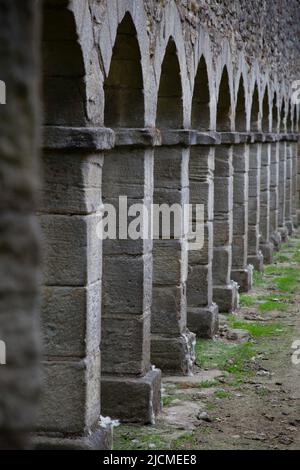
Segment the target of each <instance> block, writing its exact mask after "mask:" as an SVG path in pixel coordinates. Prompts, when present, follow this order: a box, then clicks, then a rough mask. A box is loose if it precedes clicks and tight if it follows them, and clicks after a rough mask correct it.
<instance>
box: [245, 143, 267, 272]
mask: <svg viewBox="0 0 300 470" xmlns="http://www.w3.org/2000/svg"><path fill="white" fill-rule="evenodd" d="M260 171H261V144H251V145H250V146H249V199H248V264H250V265H252V266H254V269H256V270H257V271H259V272H260V271H262V270H263V262H264V258H263V254H262V252H261V251H260V248H259V242H260V232H259V221H260Z"/></svg>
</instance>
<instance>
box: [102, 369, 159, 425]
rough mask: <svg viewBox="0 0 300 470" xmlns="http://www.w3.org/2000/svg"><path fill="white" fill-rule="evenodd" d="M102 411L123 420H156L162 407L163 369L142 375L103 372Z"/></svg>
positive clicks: (138, 421)
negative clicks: (108, 374)
mask: <svg viewBox="0 0 300 470" xmlns="http://www.w3.org/2000/svg"><path fill="white" fill-rule="evenodd" d="M102 401H103V407H102V410H103V413H104V414H105V415H107V416H110V417H112V418H116V419H119V420H120V421H121V422H128V421H129V422H134V423H141V424H154V423H155V416H156V415H157V414H158V412H159V411H160V407H161V372H160V371H159V370H158V369H153V370H151V371H149V372H148V373H147V374H145V375H144V376H143V377H141V378H139V377H137V378H136V377H131V378H130V377H126V378H124V377H107V376H105V375H104V376H102Z"/></svg>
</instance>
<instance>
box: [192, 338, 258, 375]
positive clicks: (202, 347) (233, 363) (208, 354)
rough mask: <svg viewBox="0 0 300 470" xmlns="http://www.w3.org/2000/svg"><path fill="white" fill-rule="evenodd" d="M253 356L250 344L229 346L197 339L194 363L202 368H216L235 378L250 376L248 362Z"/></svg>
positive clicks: (253, 352)
mask: <svg viewBox="0 0 300 470" xmlns="http://www.w3.org/2000/svg"><path fill="white" fill-rule="evenodd" d="M254 355H255V349H254V346H253V344H252V343H250V342H247V343H242V344H230V343H223V342H222V341H211V340H205V339H198V340H197V343H196V363H197V365H198V366H200V367H202V368H208V369H212V368H218V369H220V370H225V371H227V372H229V373H233V374H235V375H237V376H241V375H247V374H251V373H252V371H251V367H249V361H250V360H251V358H252V357H253V356H254Z"/></svg>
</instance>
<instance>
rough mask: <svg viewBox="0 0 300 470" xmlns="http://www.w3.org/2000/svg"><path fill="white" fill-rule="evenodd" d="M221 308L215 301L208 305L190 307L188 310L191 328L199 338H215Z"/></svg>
mask: <svg viewBox="0 0 300 470" xmlns="http://www.w3.org/2000/svg"><path fill="white" fill-rule="evenodd" d="M218 314H219V309H218V306H217V305H216V304H215V303H212V304H211V305H208V306H207V307H203V308H201V307H199V308H197V307H194V308H193V307H190V308H188V312H187V317H188V320H187V324H188V327H189V329H190V330H191V331H192V332H193V333H195V335H196V336H197V337H199V338H213V337H214V336H215V335H216V334H217V332H218V328H219V319H218Z"/></svg>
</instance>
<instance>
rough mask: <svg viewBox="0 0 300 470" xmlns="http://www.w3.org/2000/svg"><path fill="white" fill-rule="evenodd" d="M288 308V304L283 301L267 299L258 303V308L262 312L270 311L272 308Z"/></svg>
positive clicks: (283, 310) (281, 310) (280, 310)
mask: <svg viewBox="0 0 300 470" xmlns="http://www.w3.org/2000/svg"><path fill="white" fill-rule="evenodd" d="M288 308H289V304H287V303H284V302H276V301H273V300H268V301H266V302H262V303H261V304H260V305H259V310H260V311H261V312H262V313H265V312H270V311H272V310H278V311H279V312H285V311H286V310H287V309H288Z"/></svg>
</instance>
